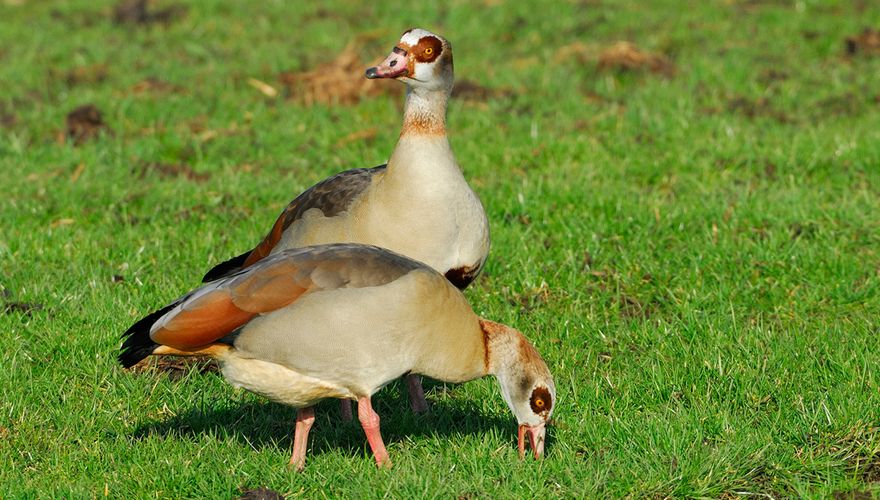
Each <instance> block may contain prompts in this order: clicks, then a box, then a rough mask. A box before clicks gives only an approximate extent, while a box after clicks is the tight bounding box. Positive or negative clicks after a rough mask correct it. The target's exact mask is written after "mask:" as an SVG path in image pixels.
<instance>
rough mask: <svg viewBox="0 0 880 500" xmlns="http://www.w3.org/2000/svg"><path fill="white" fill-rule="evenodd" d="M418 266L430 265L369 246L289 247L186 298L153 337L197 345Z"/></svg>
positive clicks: (161, 341)
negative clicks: (319, 295)
mask: <svg viewBox="0 0 880 500" xmlns="http://www.w3.org/2000/svg"><path fill="white" fill-rule="evenodd" d="M415 269H428V268H427V267H426V266H425V265H424V264H420V263H418V262H416V261H414V260H412V259H409V258H406V257H404V256H402V255H398V254H395V253H392V252H389V251H387V250H383V249H381V248H378V247H373V246H368V245H355V244H333V245H318V246H312V247H305V248H297V249H290V250H285V251H283V252H278V253H277V254H274V255H271V256H269V257H267V258H265V259H263V260H261V261H260V262H258V263H256V264H255V265H253V266H252V267H250V268H248V269H245V270H242V271H239V272H238V273H237V274H233V275H231V276H229V277H227V278H223V279H221V280H218V281H214V282H211V283H209V284H207V285H205V286H203V287H202V288H200V289H198V290H196V291H194V292H193V293H191V294H190V295H188V296H186V297H184V298H183V299H181V300H180V302H178V303H177V305H176V306H175V307H174V308H173V309H171V310H169V311H168V312H167V313H166V314H164V315H163V316H161V317H158V318H156V320H155V323H153V325H152V327H151V328H150V334H149V336H150V338H151V339H152V341H153V342H155V343H157V344H162V345H166V346H169V347H173V348H175V349H182V350H192V349H197V348H199V347H202V346H205V345H208V344H210V343H212V342H214V341H216V340H218V339H221V338H222V337H224V336H226V335H228V334H229V333H232V332H233V331H234V330H235V329H237V328H239V327H241V326H243V325H244V324H246V323H247V322H248V321H250V320H251V319H252V318H254V317H255V316H257V315H259V314H263V313H268V312H271V311H275V310H278V309H281V308H283V307H285V306H287V305H289V304H292V303H293V302H295V301H296V300H297V299H299V298H300V297H301V296H302V295H304V294H306V293H308V292H313V291H318V290H333V289H338V288H361V287H369V286H380V285H384V284H386V283H390V282H391V281H394V280H396V279H397V278H399V277H401V276H403V275H404V274H407V273H409V272H410V271H413V270H415Z"/></svg>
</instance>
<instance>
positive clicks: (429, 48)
mask: <svg viewBox="0 0 880 500" xmlns="http://www.w3.org/2000/svg"><path fill="white" fill-rule="evenodd" d="M433 53H434V49H433V48H431V47H428V48H427V49H425V55H426V56H430V55H431V54H433Z"/></svg>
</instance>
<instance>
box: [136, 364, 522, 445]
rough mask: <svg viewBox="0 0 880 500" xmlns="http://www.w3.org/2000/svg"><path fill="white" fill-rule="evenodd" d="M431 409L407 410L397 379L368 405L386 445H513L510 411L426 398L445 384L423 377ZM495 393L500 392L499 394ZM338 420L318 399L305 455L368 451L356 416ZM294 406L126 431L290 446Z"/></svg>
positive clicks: (194, 414) (265, 406) (235, 410)
mask: <svg viewBox="0 0 880 500" xmlns="http://www.w3.org/2000/svg"><path fill="white" fill-rule="evenodd" d="M424 384H425V390H426V395H427V396H428V400H429V402H430V405H431V409H430V410H429V411H428V412H427V413H425V414H421V415H416V414H413V413H412V411H411V410H410V406H409V398H408V396H407V394H406V391H405V390H404V389H403V384H401V383H400V382H399V381H397V382H394V383H392V384H389V386H388V387H386V388H384V389H383V390H381V391H379V393H377V394H376V395H375V396H374V397H373V407H374V408H375V410H376V412H377V413H378V414H379V416H380V417H381V419H382V421H381V426H382V437H383V438H384V440H385V443H386V444H389V443H394V442H397V441H401V440H406V439H407V438H410V437H413V436H434V435H437V436H443V437H447V438H451V437H454V436H457V435H463V434H471V433H474V434H476V433H484V432H492V431H495V432H498V433H500V435H509V436H510V437H511V440H512V442H513V446H514V447H515V446H516V422H515V420H514V418H513V415H510V416H506V417H504V418H500V417H497V416H492V415H485V414H483V413H482V411H481V410H480V408H479V407H478V406H477V405H475V404H474V403H473V402H472V401H466V400H459V401H448V400H446V401H431V395H432V394H438V393H441V392H443V391H444V390H445V389H444V388H445V386H444V384H442V383H436V382H431V381H428V380H425V381H424ZM499 397H500V396H499ZM353 413H354V414H355V415H354V418H353V419H352V421H350V422H344V421H343V420H342V418H341V417H340V410H339V403H338V400H336V399H328V400H326V401H322V402H321V403H319V404H318V405H317V407H316V420H315V425H314V427H313V428H312V431H311V433H310V434H309V448H310V450H309V455H318V454H321V453H323V452H325V451H327V450H331V449H335V450H343V451H345V452H346V453H349V454H352V455H359V454H362V453H364V452H365V450H368V447H367V441H366V438H365V437H364V433H363V430H362V429H361V426H360V423H359V422H358V419H357V404H353ZM295 417H296V409H294V408H292V407H289V406H286V405H282V404H278V403H273V402H271V401H268V400H266V401H265V402H256V401H255V402H245V403H240V404H235V403H233V405H232V406H229V407H226V408H219V407H212V408H205V407H202V408H198V407H195V408H193V409H191V410H189V411H187V412H186V413H184V414H180V415H176V416H174V417H172V418H169V419H165V420H161V421H154V422H148V423H144V424H142V425H140V426H139V427H138V428H137V429H136V430H135V431H134V432H133V433H132V435H131V437H132V438H133V439H135V440H141V439H144V438H147V437H149V436H196V435H202V434H210V435H219V436H233V437H235V438H236V439H238V440H239V441H241V442H242V443H247V444H249V445H250V446H251V447H253V448H254V449H255V450H257V451H262V450H263V449H266V448H270V449H274V448H280V449H288V450H289V449H290V447H291V445H292V442H293V426H294V419H295Z"/></svg>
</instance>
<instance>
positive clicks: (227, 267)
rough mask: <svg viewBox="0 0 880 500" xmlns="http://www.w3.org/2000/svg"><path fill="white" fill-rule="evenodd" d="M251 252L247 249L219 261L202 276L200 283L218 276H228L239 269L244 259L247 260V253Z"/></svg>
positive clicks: (218, 277) (215, 278)
mask: <svg viewBox="0 0 880 500" xmlns="http://www.w3.org/2000/svg"><path fill="white" fill-rule="evenodd" d="M251 252H252V250H249V251H247V252H245V253H243V254H241V255H237V256H235V257H233V258H231V259H229V260H227V261H224V262H221V263H219V264H217V265H216V266H214V267H212V268H211V270H210V271H208V272H207V273H205V276H204V277H202V283H207V282H209V281H214V280H218V279H220V278H223V277H226V276H229V275H230V274H232V273H234V272H236V271H239V270H241V267H242V266H243V265H244V261H245V260H247V258H248V255H250V254H251Z"/></svg>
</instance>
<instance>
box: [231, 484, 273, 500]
mask: <svg viewBox="0 0 880 500" xmlns="http://www.w3.org/2000/svg"><path fill="white" fill-rule="evenodd" d="M239 491H241V496H240V497H238V500H284V495H282V494H281V493H278V492H277V491H275V490H270V489H269V488H266V487H265V486H263V487H260V488H254V489H251V490H249V489H247V488H241V490H239Z"/></svg>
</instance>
